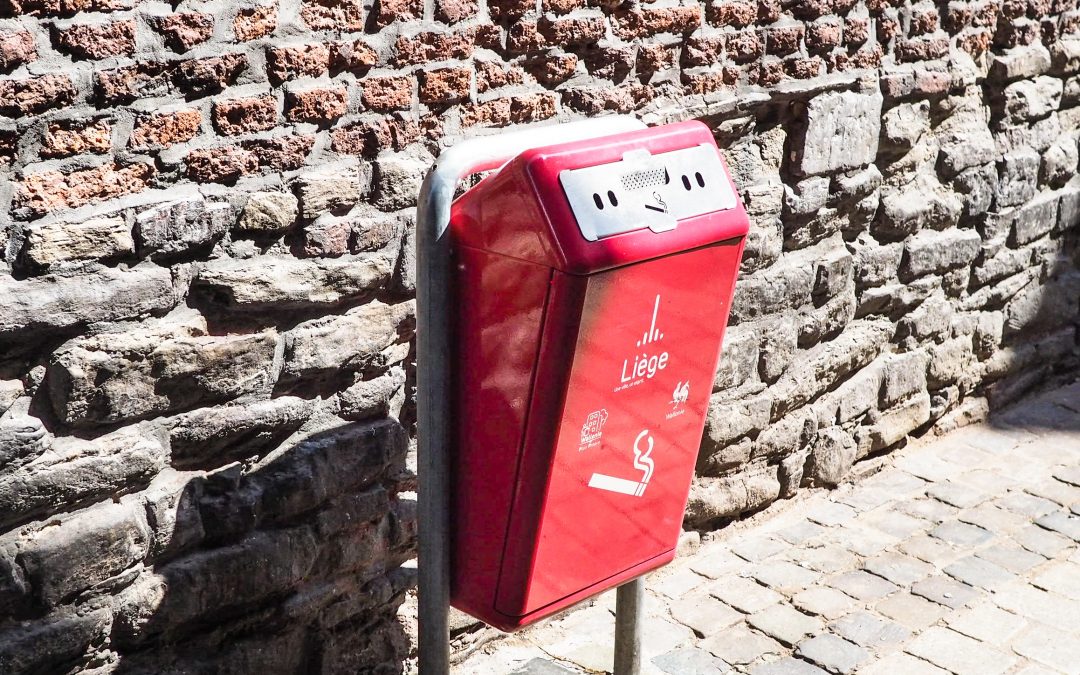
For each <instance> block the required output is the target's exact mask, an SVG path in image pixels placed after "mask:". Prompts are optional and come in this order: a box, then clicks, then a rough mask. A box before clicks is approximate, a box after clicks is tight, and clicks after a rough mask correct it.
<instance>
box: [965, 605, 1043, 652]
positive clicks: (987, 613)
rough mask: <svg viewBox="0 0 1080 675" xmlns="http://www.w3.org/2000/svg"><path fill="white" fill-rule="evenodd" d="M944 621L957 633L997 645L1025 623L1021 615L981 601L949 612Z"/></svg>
mask: <svg viewBox="0 0 1080 675" xmlns="http://www.w3.org/2000/svg"><path fill="white" fill-rule="evenodd" d="M945 623H947V624H948V625H949V628H952V629H953V630H954V631H957V632H958V633H963V634H964V635H967V636H968V637H973V638H975V639H976V640H982V641H983V642H989V643H991V644H997V645H1005V644H1007V643H1008V641H1009V638H1011V637H1012V636H1013V635H1016V634H1017V633H1019V632H1020V631H1021V630H1023V628H1024V626H1026V625H1027V621H1026V620H1025V619H1024V618H1023V617H1021V616H1017V615H1016V614H1013V613H1012V612H1006V611H1005V610H1003V609H1001V608H999V607H995V606H994V605H992V604H990V603H989V602H981V603H979V604H977V605H975V606H974V607H971V608H969V609H963V610H960V611H959V612H956V613H954V614H950V615H949V616H947V617H945Z"/></svg>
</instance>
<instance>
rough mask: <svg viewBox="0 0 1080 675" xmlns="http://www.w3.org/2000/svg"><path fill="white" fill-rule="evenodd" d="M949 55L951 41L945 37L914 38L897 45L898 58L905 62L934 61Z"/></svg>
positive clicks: (901, 41)
mask: <svg viewBox="0 0 1080 675" xmlns="http://www.w3.org/2000/svg"><path fill="white" fill-rule="evenodd" d="M948 55H949V40H948V38H945V37H936V38H927V37H921V38H912V39H908V40H900V41H899V42H897V44H896V58H897V60H899V61H903V62H918V61H933V60H934V59H941V58H945V57H946V56H948Z"/></svg>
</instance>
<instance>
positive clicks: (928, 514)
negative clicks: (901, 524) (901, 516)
mask: <svg viewBox="0 0 1080 675" xmlns="http://www.w3.org/2000/svg"><path fill="white" fill-rule="evenodd" d="M897 508H898V509H899V510H900V511H903V512H904V513H906V514H908V515H910V516H914V517H916V518H922V519H923V520H925V521H928V522H931V523H942V522H944V521H946V520H950V519H952V518H955V517H956V514H958V513H960V509H958V508H956V507H955V506H950V505H949V504H946V503H945V502H939V501H938V500H936V499H909V500H907V501H904V502H899V503H898V504H897Z"/></svg>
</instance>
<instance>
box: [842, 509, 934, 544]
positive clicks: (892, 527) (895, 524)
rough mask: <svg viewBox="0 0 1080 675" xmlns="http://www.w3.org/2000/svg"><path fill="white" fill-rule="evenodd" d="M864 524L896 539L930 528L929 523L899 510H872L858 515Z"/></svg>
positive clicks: (905, 537)
mask: <svg viewBox="0 0 1080 675" xmlns="http://www.w3.org/2000/svg"><path fill="white" fill-rule="evenodd" d="M859 520H860V522H861V523H863V524H864V525H868V526H869V527H872V528H874V529H875V530H879V531H881V532H884V533H885V534H887V535H889V536H890V537H896V538H897V539H907V538H908V537H911V536H913V535H915V534H917V533H919V532H923V531H925V530H927V529H929V528H930V523H928V522H926V521H925V520H922V519H921V518H914V517H912V516H909V515H907V514H906V513H900V512H899V511H874V512H872V513H867V514H864V515H863V516H861V517H860V519H859Z"/></svg>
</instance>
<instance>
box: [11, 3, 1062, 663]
mask: <svg viewBox="0 0 1080 675" xmlns="http://www.w3.org/2000/svg"><path fill="white" fill-rule="evenodd" d="M1078 74H1080V11H1077V2H1076V0H1027V1H1025V0H1004V1H1003V0H973V1H971V2H938V3H931V2H909V1H908V0H864V1H855V0H800V1H790V0H761V1H760V2H751V1H749V0H715V1H714V2H708V3H700V2H682V3H680V2H678V1H664V2H658V3H647V4H646V3H641V4H638V3H634V2H627V3H619V2H617V1H616V2H608V1H606V0H528V1H524V2H523V1H521V0H487V2H484V1H483V0H479V1H478V0H433V1H432V0H374V1H373V2H363V1H361V0H241V1H237V2H234V1H227V0H208V1H205V2H199V1H195V0H181V1H179V2H176V3H175V4H173V3H165V2H152V1H149V0H147V1H140V0H0V671H3V672H5V673H34V672H65V671H67V670H69V669H70V670H75V671H82V672H92V673H113V672H116V673H141V672H145V673H169V672H206V671H215V672H236V673H251V672H265V673H295V672H304V673H310V672H325V673H337V672H345V673H352V672H357V671H362V672H370V671H376V672H379V671H385V672H397V671H398V670H399V669H400V668H401V663H402V661H403V659H404V658H405V657H406V655H407V653H408V650H409V643H408V638H407V635H406V632H405V630H404V628H403V627H402V626H401V625H400V624H399V622H398V621H397V619H396V618H395V612H396V609H397V606H398V605H399V604H400V602H401V600H402V598H403V596H404V594H405V592H406V591H407V589H408V588H409V587H410V586H411V584H412V583H413V580H412V575H411V573H410V572H409V571H408V570H407V569H402V568H401V564H402V563H403V562H404V561H405V560H407V559H409V558H410V557H411V556H412V555H413V550H414V539H415V516H414V514H413V503H412V500H411V497H410V495H411V491H412V490H413V489H414V488H415V481H414V479H413V476H412V474H411V473H410V471H409V470H408V468H407V467H408V462H407V456H408V451H409V446H410V442H409V438H410V435H411V431H412V419H413V413H412V404H411V401H412V387H413V370H412V352H411V339H412V332H413V325H414V318H413V317H414V308H413V303H412V299H411V296H412V293H413V258H412V256H411V251H412V246H413V244H412V235H411V227H412V209H413V206H414V199H415V194H416V190H417V187H418V184H419V180H420V178H421V175H422V172H423V171H424V170H425V168H426V167H427V166H428V165H429V163H430V162H431V161H432V158H433V157H434V156H435V155H436V154H437V153H438V151H439V148H440V147H441V145H442V144H443V142H444V139H447V138H451V137H454V136H460V135H465V134H477V133H489V132H491V131H494V130H497V128H504V127H510V126H512V125H517V124H526V123H531V122H540V121H548V122H556V121H560V120H569V119H574V118H578V117H582V116H592V115H600V114H606V113H610V112H616V111H617V112H624V113H632V114H636V115H639V116H640V117H642V118H643V119H645V120H646V121H649V122H661V121H672V120H677V119H690V118H698V119H702V120H704V121H705V122H706V123H708V124H709V125H710V126H711V127H712V128H713V129H714V130H715V133H716V136H717V140H718V142H719V143H720V144H721V147H722V148H723V149H724V152H725V153H726V156H727V159H728V162H729V165H730V166H731V168H732V170H733V172H734V174H735V177H736V181H737V182H738V184H739V185H740V186H742V187H743V197H744V199H745V201H746V203H747V206H748V209H749V210H750V211H751V212H752V218H753V225H752V230H751V239H750V241H749V244H748V249H747V256H746V260H745V263H744V267H743V270H742V278H741V280H740V282H739V286H738V289H739V290H738V293H737V295H736V301H735V305H734V307H733V308H732V323H733V325H732V327H731V328H730V330H729V334H728V338H727V345H726V357H725V359H724V362H723V364H722V367H721V372H720V374H719V376H718V378H717V381H716V382H715V392H714V394H713V408H712V411H711V414H710V422H709V425H708V428H707V434H706V438H705V441H704V443H703V447H702V451H701V456H700V461H699V466H698V473H699V477H698V479H697V480H696V484H695V487H694V489H693V492H692V496H691V504H690V509H689V511H688V513H687V523H686V524H687V526H688V527H691V528H696V529H711V528H716V527H720V526H722V525H723V524H724V523H725V522H727V521H728V520H730V519H732V518H735V517H737V516H738V515H739V514H741V513H744V512H748V511H752V510H754V509H757V508H760V507H762V506H764V505H766V504H768V503H769V502H771V501H773V500H775V499H778V498H783V497H785V496H789V495H791V494H792V493H793V492H794V491H795V490H797V489H798V488H799V486H801V485H810V484H813V485H832V484H835V483H836V482H838V481H840V480H842V479H843V477H844V476H845V474H846V473H847V472H848V471H849V469H850V468H851V466H852V463H853V462H855V461H856V460H857V459H859V458H861V457H864V456H866V455H868V454H871V453H877V452H882V451H886V450H888V449H889V448H891V447H894V446H896V445H897V444H898V443H902V442H904V440H905V438H906V437H908V436H909V435H911V434H921V433H925V432H926V431H927V430H929V429H932V428H949V427H952V426H955V425H958V424H962V423H964V422H965V421H967V420H970V419H975V418H980V417H982V416H984V415H985V414H986V413H987V411H988V410H989V409H992V408H994V407H995V406H998V405H1001V404H1002V403H1004V402H1007V401H1010V400H1012V399H1014V398H1016V397H1018V396H1020V395H1021V394H1023V393H1024V392H1025V391H1026V390H1028V389H1030V388H1032V387H1034V386H1036V385H1038V384H1040V383H1041V382H1043V381H1044V380H1048V379H1050V378H1052V377H1053V375H1054V374H1055V373H1057V372H1062V371H1065V370H1070V369H1072V370H1075V368H1076V367H1077V360H1078V359H1077V351H1078V343H1077V330H1078V321H1080V271H1078V268H1080V246H1078V238H1080V179H1078V178H1077V177H1076V172H1077V167H1078V152H1077V147H1078V146H1077V138H1078V130H1080V76H1078Z"/></svg>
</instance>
